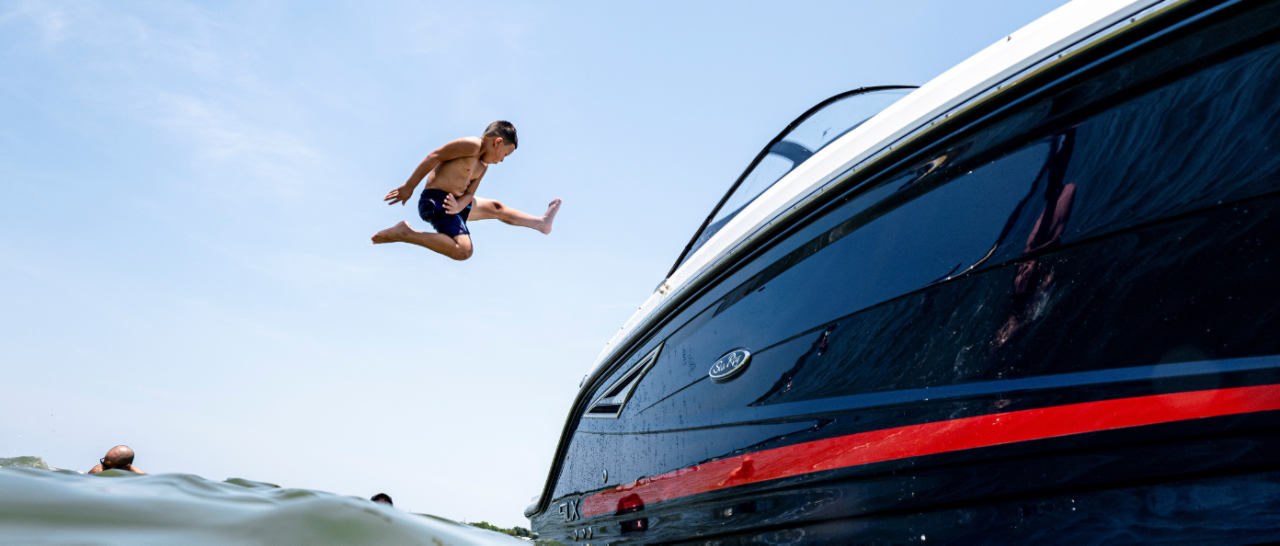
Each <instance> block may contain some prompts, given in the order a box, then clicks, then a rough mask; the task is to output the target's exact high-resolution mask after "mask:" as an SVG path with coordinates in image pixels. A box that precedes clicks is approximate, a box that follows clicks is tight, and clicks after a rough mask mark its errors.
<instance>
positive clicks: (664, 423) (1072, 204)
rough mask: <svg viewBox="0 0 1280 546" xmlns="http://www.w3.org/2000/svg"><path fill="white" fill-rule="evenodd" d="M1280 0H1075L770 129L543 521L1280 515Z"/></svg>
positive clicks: (810, 537)
mask: <svg viewBox="0 0 1280 546" xmlns="http://www.w3.org/2000/svg"><path fill="white" fill-rule="evenodd" d="M1277 90H1280V2H1277V1H1271V0H1249V1H1244V0H1226V1H1224V0H1075V1H1073V2H1070V3H1068V4H1066V5H1064V6H1062V7H1061V8H1059V9H1057V10H1055V11H1053V12H1051V13H1049V14H1047V15H1045V16H1044V17H1042V18H1040V19H1038V20H1036V21H1035V22H1033V23H1031V24H1030V25H1028V26H1026V27H1025V28H1022V29H1020V30H1018V31H1016V32H1014V33H1012V34H1010V35H1008V36H1007V37H1004V38H1002V39H1001V40H1000V41H999V42H998V43H995V44H993V45H991V46H990V47H988V48H986V49H984V50H983V51H981V52H979V53H977V54H976V55H974V56H973V57H972V58H970V59H968V60H966V61H964V62H963V63H961V64H959V65H957V66H955V67H954V68H952V69H950V70H948V71H947V72H945V73H943V74H942V75H940V76H938V77H937V78H935V79H934V80H932V81H930V82H928V83H926V84H925V85H923V86H920V87H919V88H912V87H908V86H883V87H866V88H860V89H857V90H854V91H851V92H849V93H845V94H841V95H838V96H836V97H833V98H832V99H830V100H828V101H824V102H823V103H822V104H819V105H818V106H816V107H814V108H813V109H811V110H809V111H807V112H805V113H804V115H802V116H800V118H799V119H797V120H796V121H795V122H794V123H792V124H790V125H788V126H787V127H786V128H785V129H784V130H783V131H782V132H781V134H779V135H778V137H776V138H775V139H773V140H772V141H771V142H769V143H767V144H766V146H765V147H764V149H763V150H762V151H761V152H760V154H759V155H758V156H757V157H756V158H755V160H754V161H752V163H751V164H750V165H749V166H748V167H747V169H746V170H745V171H744V173H743V174H742V175H741V176H740V177H739V178H738V179H737V180H736V182H734V184H733V185H732V186H731V188H730V189H729V191H728V193H727V194H726V195H725V197H724V198H723V199H721V200H720V202H719V203H718V204H717V205H716V207H715V208H714V209H713V211H712V212H711V214H710V215H709V216H708V217H707V220H706V221H705V222H704V223H703V224H702V226H701V228H700V229H699V230H698V232H697V233H696V234H694V236H693V237H692V240H691V241H690V242H689V244H688V245H686V246H685V247H684V250H683V252H682V253H681V254H680V257H679V259H678V260H677V262H676V264H675V266H674V267H673V268H672V270H671V272H670V273H669V275H668V276H667V278H666V279H664V280H663V281H662V283H660V284H659V286H658V287H657V289H656V290H655V291H654V292H653V294H652V295H651V296H650V297H649V298H648V299H647V300H646V301H645V302H644V303H643V305H642V306H641V307H640V309H639V311H637V312H636V313H635V315H634V316H633V317H632V318H631V319H630V320H628V321H627V323H626V324H624V325H623V326H622V328H621V329H620V330H619V331H618V333H617V335H615V336H614V337H613V339H611V340H610V341H609V342H608V344H607V346H606V347H605V349H604V351H603V352H602V353H601V355H600V357H599V358H598V359H597V361H596V362H595V363H594V364H593V365H592V367H591V369H590V372H589V373H588V374H587V376H586V377H585V378H583V380H582V383H581V385H580V389H579V392H578V395H577V397H576V399H575V400H574V403H573V406H572V410H571V411H570V413H569V415H568V417H567V419H566V421H565V425H564V430H563V434H562V437H561V439H560V442H559V445H558V447H557V449H556V452H555V456H554V458H553V463H552V466H551V469H550V472H549V474H548V477H547V480H546V485H545V488H544V490H543V491H542V493H541V495H539V496H538V497H537V498H536V500H535V501H534V502H533V504H531V505H530V506H529V508H528V509H527V510H526V512H525V515H526V516H528V517H529V518H530V520H531V524H532V526H533V529H534V530H535V531H536V533H537V534H538V537H539V539H538V540H539V541H540V542H542V543H544V544H556V543H563V544H650V543H690V544H746V543H769V544H807V543H850V542H888V543H907V542H922V543H923V542H928V543H935V542H943V543H952V542H965V543H970V542H977V543H993V542H994V543H1006V542H1010V541H1049V542H1055V543H1060V542H1081V541H1087V542H1089V543H1098V542H1160V541H1181V542H1208V541H1225V542H1229V543H1241V542H1265V541H1276V540H1280V457H1277V456H1276V454H1277V453H1280V282H1277V280H1280V100H1278V98H1280V96H1278V95H1277Z"/></svg>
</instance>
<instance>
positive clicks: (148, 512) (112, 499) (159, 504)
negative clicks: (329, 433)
mask: <svg viewBox="0 0 1280 546" xmlns="http://www.w3.org/2000/svg"><path fill="white" fill-rule="evenodd" d="M21 459H24V461H23V463H27V464H24V467H14V466H6V467H0V543H4V544H13V543H19V544H27V543H38V544H131V545H132V544H138V545H144V544H166V545H167V544H184V545H196V544H228V543H233V544H317V545H319V544H427V545H431V546H442V545H455V544H506V545H512V544H521V543H525V544H527V543H526V542H523V541H518V540H516V539H514V538H510V537H507V536H505V535H502V534H499V533H494V532H492V531H485V530H482V529H477V528H475V527H471V526H470V525H463V524H461V523H457V522H453V521H450V520H447V519H443V518H435V517H431V516H426V517H424V516H422V515H420V514H412V513H408V512H405V511H403V510H398V509H396V508H393V507H389V506H385V505H382V504H378V503H374V502H370V501H368V500H365V499H359V498H354V497H344V496H340V495H335V494H332V493H325V492H320V491H309V490H305V489H289V488H281V487H277V486H275V485H271V484H266V483H260V482H253V481H249V480H241V479H236V478H233V479H230V480H227V481H225V482H215V481H210V480H206V479H204V478H201V477H199V476H194V475H190V474H159V475H149V476H142V475H137V474H132V473H128V472H122V471H119V470H108V471H106V472H103V473H101V474H97V475H92V476H91V475H85V474H80V473H77V472H72V471H69V470H45V469H43V468H41V467H44V468H47V466H44V462H43V461H40V459H38V458H34V457H30V458H28V457H23V458H21ZM25 459H30V460H34V461H37V462H29V461H25ZM5 462H8V463H9V464H11V465H12V464H14V463H15V462H17V460H16V459H9V460H7V461H5Z"/></svg>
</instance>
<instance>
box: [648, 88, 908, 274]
mask: <svg viewBox="0 0 1280 546" xmlns="http://www.w3.org/2000/svg"><path fill="white" fill-rule="evenodd" d="M918 88H919V86H917V85H879V86H874V87H859V88H857V89H853V90H850V91H845V92H843V93H840V94H837V95H834V96H831V97H829V98H827V99H826V100H824V101H822V102H819V103H818V104H815V105H813V107H811V108H809V109H808V110H805V111H804V113H803V114H800V117H798V118H796V119H794V120H792V122H791V123H788V124H787V126H786V127H784V128H783V129H782V132H780V133H778V136H775V137H773V140H770V141H769V142H768V144H765V145H764V148H763V149H761V150H760V153H758V154H756V157H755V159H752V160H751V163H750V164H748V165H747V168H746V169H745V170H743V171H742V174H741V175H739V176H738V179H737V180H735V181H734V182H733V185H732V186H729V191H726V192H725V193H724V197H721V198H720V201H719V202H718V203H716V206H715V208H712V209H711V213H710V214H708V215H707V218H706V220H703V221H702V225H700V226H698V230H697V231H695V232H693V237H691V238H690V239H689V244H686V245H685V246H684V250H681V251H680V256H679V257H677V258H676V263H675V264H674V265H672V266H671V271H668V272H667V276H666V277H664V278H663V282H665V281H666V279H669V278H671V276H672V275H674V274H675V273H676V270H677V269H680V264H682V263H684V260H685V258H687V257H688V255H689V251H690V250H692V249H693V245H694V244H695V243H697V242H698V237H701V236H702V232H704V231H706V230H707V226H710V225H711V220H712V219H713V218H715V217H716V214H719V212H720V209H721V208H723V207H724V205H725V203H727V202H728V201H729V198H730V197H732V196H733V192H735V191H738V187H739V186H741V185H742V182H743V181H744V180H746V179H747V176H749V175H750V174H751V171H753V170H755V168H756V167H757V166H758V165H760V162H761V161H763V160H764V158H765V156H767V155H769V151H770V150H771V149H772V148H773V146H774V145H775V144H777V143H779V142H782V139H783V138H786V136H787V135H788V134H790V133H791V131H792V130H794V129H795V128H796V127H797V126H799V125H800V124H801V123H804V122H805V120H807V119H809V118H810V117H813V115H814V114H816V113H818V112H819V111H820V110H822V109H823V108H826V107H827V106H830V105H831V104H832V103H835V102H837V101H840V100H843V99H846V98H849V97H852V96H854V95H861V94H863V93H871V92H875V91H890V90H894V89H918ZM872 117H875V116H872ZM837 140H838V139H837ZM796 166H799V164H796ZM793 168H794V167H793ZM752 201H754V199H752ZM747 203H748V204H750V203H751V201H748V202H747ZM659 286H661V283H659Z"/></svg>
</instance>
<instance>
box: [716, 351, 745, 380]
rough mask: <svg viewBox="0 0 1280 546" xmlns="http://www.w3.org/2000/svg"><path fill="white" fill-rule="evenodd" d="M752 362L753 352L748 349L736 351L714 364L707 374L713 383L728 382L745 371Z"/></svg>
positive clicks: (730, 352)
mask: <svg viewBox="0 0 1280 546" xmlns="http://www.w3.org/2000/svg"><path fill="white" fill-rule="evenodd" d="M750 361H751V352H749V351H747V350H746V349H735V350H733V351H729V353H728V354H726V355H724V356H722V357H720V360H717V361H716V363H715V364H712V365H711V371H709V372H707V375H710V376H711V380H712V381H726V380H728V379H730V378H732V377H733V376H735V375H738V374H739V373H741V372H742V370H745V369H746V368H747V363H748V362H750Z"/></svg>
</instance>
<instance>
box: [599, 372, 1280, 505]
mask: <svg viewBox="0 0 1280 546" xmlns="http://www.w3.org/2000/svg"><path fill="white" fill-rule="evenodd" d="M1270 410H1280V385H1261V386H1256V387H1239V388H1233V389H1218V390H1208V391H1194V392H1182V393H1174V394H1160V395H1154V396H1142V397H1137V398H1121V399H1117V400H1103V401H1099V402H1085V403H1082V404H1071V405H1066V406H1054V407H1048V408H1039V409H1031V410H1023V411H1014V412H1009V413H999V414H994V415H982V416H979V417H967V418H964V419H954V420H950V421H939V422H936V423H924V424H920V425H910V426H905V427H898V428H890V429H885V430H875V431H870V432H862V433H858V434H851V435H848V436H840V437H837V438H828V439H826V440H817V441H813V442H807V443H803V444H796V445H791V446H785V447H779V448H774V449H766V450H763V451H757V452H754V453H747V454H745V455H739V456H736V457H729V458H726V459H720V460H718V461H712V462H709V463H706V464H702V465H697V466H692V467H689V468H682V469H679V470H673V471H671V472H667V473H666V474H661V475H658V476H654V477H651V478H645V479H641V480H638V481H636V482H632V483H630V484H626V485H620V486H617V487H615V488H613V489H608V490H605V491H601V492H599V493H596V494H594V495H590V496H588V497H586V498H585V499H583V501H582V515H583V516H586V517H591V516H598V515H601V514H607V513H612V512H615V511H617V510H619V509H620V508H626V507H630V506H632V505H640V503H643V504H649V503H653V502H659V501H664V500H670V499H675V498H679V497H685V496H688V495H696V494H698V493H705V492H708V491H715V490H718V489H725V488H728V487H735V486H739V485H746V484H750V483H756V482H762V481H766V480H776V479H779V478H787V477H791V476H797V475H800V474H808V473H811V472H820V471H823V470H832V469H836V468H846V467H851V466H858V465H865V464H871V463H878V462H883V461H891V460H894V459H905V458H907V457H919V456H922V455H933V454H937V453H947V452H951V451H961V450H965V449H974V448H979V447H988V446H995V445H1001V444H1011V443H1016V442H1026V441H1030V440H1040V439H1044V438H1054V437H1059V436H1069V435H1072V434H1082V433H1086V432H1097V431H1103V430H1114V429H1120V428H1127V427H1136V426H1142V425H1154V424H1159V423H1169V422H1173V421H1185V420H1190V419H1202V418H1205V417H1217V416H1222V415H1234V414H1240V413H1252V412H1258V411H1270Z"/></svg>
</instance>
